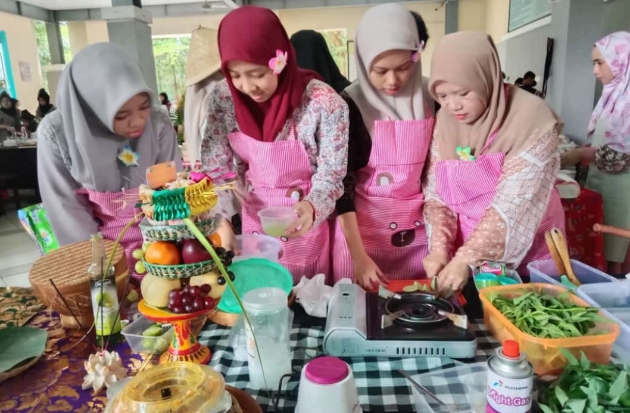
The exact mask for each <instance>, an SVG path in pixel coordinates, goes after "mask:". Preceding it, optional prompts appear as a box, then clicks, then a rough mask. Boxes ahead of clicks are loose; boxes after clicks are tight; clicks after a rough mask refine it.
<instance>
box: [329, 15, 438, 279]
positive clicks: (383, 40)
mask: <svg viewBox="0 0 630 413" xmlns="http://www.w3.org/2000/svg"><path fill="white" fill-rule="evenodd" d="M375 28H378V30H377V29H375ZM355 45H356V59H357V69H358V73H357V75H358V80H357V81H356V82H355V83H353V84H352V85H350V86H349V87H348V88H346V90H345V91H344V92H343V93H342V94H341V95H342V97H344V99H345V100H346V103H347V104H348V106H349V108H350V146H349V150H348V153H349V159H348V176H347V177H346V179H345V185H344V186H345V193H344V195H343V196H342V198H341V199H340V200H339V201H337V207H336V211H337V215H338V218H337V221H338V223H337V224H336V228H335V234H334V240H333V242H334V244H335V245H333V247H332V248H331V251H334V255H333V257H332V259H333V274H334V277H333V278H334V280H335V281H337V280H339V279H340V278H349V277H352V278H354V280H355V282H357V283H358V284H359V285H361V286H362V287H364V288H366V289H372V288H374V287H376V286H378V284H383V283H386V282H387V281H388V280H390V279H414V278H424V277H425V274H424V270H423V266H422V260H423V259H424V257H425V256H426V255H427V254H428V245H427V237H426V232H425V229H424V219H423V217H422V206H423V203H424V197H423V195H422V190H421V187H420V179H421V176H422V171H423V170H424V164H425V161H426V157H427V152H428V149H429V143H430V141H431V135H432V131H433V118H432V116H433V114H432V112H433V105H434V102H433V100H432V99H431V98H430V95H429V94H428V93H427V89H426V85H425V84H424V82H423V78H422V65H421V63H420V53H421V52H422V49H423V47H424V44H423V42H421V41H420V40H419V37H418V29H417V27H416V23H415V20H414V18H413V16H412V15H411V13H409V11H408V10H407V9H405V8H404V7H402V6H400V5H397V4H383V5H380V6H376V7H373V8H371V9H369V10H368V11H367V12H366V13H365V14H364V15H363V18H362V19H361V22H360V23H359V27H358V28H357V36H356V41H355Z"/></svg>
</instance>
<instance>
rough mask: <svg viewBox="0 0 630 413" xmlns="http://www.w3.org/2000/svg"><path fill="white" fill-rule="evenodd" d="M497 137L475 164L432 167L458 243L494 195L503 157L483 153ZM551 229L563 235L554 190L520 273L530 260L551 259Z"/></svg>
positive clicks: (453, 161) (461, 162) (491, 139)
mask: <svg viewBox="0 0 630 413" xmlns="http://www.w3.org/2000/svg"><path fill="white" fill-rule="evenodd" d="M497 135H498V131H495V132H493V133H492V134H491V135H490V136H489V137H488V139H487V141H486V143H485V145H484V147H483V148H482V149H481V151H480V152H479V155H477V159H476V160H474V161H464V160H457V159H447V160H443V161H438V162H437V163H436V165H435V180H436V191H437V194H438V196H439V197H440V199H441V200H442V201H443V202H444V203H445V204H446V205H447V206H448V207H449V208H450V209H451V210H452V211H453V212H455V213H456V214H457V215H458V222H459V235H460V241H461V242H466V240H467V239H468V237H469V236H470V234H471V233H472V232H473V231H474V229H475V228H476V227H477V224H478V222H479V220H480V219H481V218H482V217H483V215H484V213H485V212H486V210H487V209H488V208H489V207H490V205H491V204H492V201H493V199H494V197H495V195H496V189H497V185H498V184H499V179H500V177H501V171H502V169H503V162H504V158H505V154H504V153H502V152H497V153H490V154H484V153H485V152H486V150H487V149H488V148H489V147H490V145H491V144H492V143H493V142H494V140H495V139H496V137H497ZM552 228H559V229H560V230H562V232H564V209H563V208H562V203H561V201H560V195H559V194H558V191H557V190H556V189H555V188H554V190H553V192H552V194H551V199H550V201H549V206H548V207H547V212H546V213H545V216H544V218H543V221H542V223H541V224H540V226H539V227H538V230H537V231H536V235H535V237H534V239H533V243H532V246H531V248H530V250H529V251H528V253H527V254H526V256H525V258H524V259H523V261H522V262H521V266H520V267H519V273H523V271H524V270H525V269H526V265H527V263H529V262H531V261H537V260H544V259H549V258H551V255H550V253H549V249H548V248H547V244H546V242H545V232H546V231H549V230H551V229H552Z"/></svg>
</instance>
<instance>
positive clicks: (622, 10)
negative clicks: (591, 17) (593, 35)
mask: <svg viewBox="0 0 630 413" xmlns="http://www.w3.org/2000/svg"><path fill="white" fill-rule="evenodd" d="M603 13H604V15H603V16H602V17H603V21H602V28H603V33H604V34H609V33H613V32H618V31H627V32H630V1H628V0H608V2H607V3H605V4H604V10H603Z"/></svg>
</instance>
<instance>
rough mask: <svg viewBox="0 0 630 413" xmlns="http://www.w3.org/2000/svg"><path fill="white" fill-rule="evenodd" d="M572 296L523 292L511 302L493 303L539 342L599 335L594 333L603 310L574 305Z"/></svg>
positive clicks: (497, 297)
mask: <svg viewBox="0 0 630 413" xmlns="http://www.w3.org/2000/svg"><path fill="white" fill-rule="evenodd" d="M569 294H570V293H563V294H560V295H559V296H557V297H553V296H551V295H547V294H542V293H538V292H535V291H527V290H523V294H522V295H520V296H518V297H515V298H509V297H505V296H502V295H499V294H497V295H495V296H493V297H492V298H491V300H490V302H491V303H492V305H494V306H495V307H496V309H497V310H499V311H500V312H501V313H502V314H503V315H504V316H505V317H506V318H507V319H508V320H510V321H511V322H512V323H513V324H514V325H515V326H516V327H517V328H518V329H519V330H521V331H522V332H524V333H526V334H529V335H532V336H534V337H539V338H572V337H582V336H585V335H595V334H597V332H593V331H591V330H592V329H593V328H594V327H595V325H596V323H597V322H598V321H605V320H604V319H603V318H601V317H600V316H599V310H598V309H597V308H593V307H582V306H579V305H576V304H573V303H571V301H570V300H569Z"/></svg>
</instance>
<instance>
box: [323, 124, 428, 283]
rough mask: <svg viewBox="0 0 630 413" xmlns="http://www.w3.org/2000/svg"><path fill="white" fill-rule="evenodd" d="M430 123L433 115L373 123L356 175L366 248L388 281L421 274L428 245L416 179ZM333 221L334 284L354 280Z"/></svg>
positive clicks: (356, 200)
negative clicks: (368, 146)
mask: <svg viewBox="0 0 630 413" xmlns="http://www.w3.org/2000/svg"><path fill="white" fill-rule="evenodd" d="M427 113H429V112H427ZM433 125H434V119H433V118H430V119H423V120H408V121H391V120H384V121H376V122H374V130H373V132H372V150H371V152H370V159H369V161H368V164H367V165H366V166H365V167H364V168H362V169H361V170H359V171H358V173H357V185H356V193H355V198H354V204H355V208H356V214H357V223H358V225H359V231H360V232H361V239H362V240H363V245H364V247H365V252H366V253H367V254H368V255H369V256H370V258H372V260H373V261H374V263H375V264H376V265H377V266H378V268H379V269H380V270H381V271H382V272H383V275H385V276H386V277H387V278H389V279H390V280H410V279H420V278H425V273H424V268H423V266H422V260H423V259H424V258H425V257H426V256H427V254H428V252H429V248H428V242H427V236H426V231H425V228H424V218H423V216H422V207H423V205H424V195H423V194H422V188H421V186H420V185H421V182H420V180H421V179H422V171H423V169H424V164H425V161H426V157H427V152H428V150H429V145H430V142H431V136H432V134H433ZM334 223H335V224H334V230H333V231H334V236H333V237H332V239H333V241H332V242H333V245H332V247H331V251H333V256H332V262H333V279H334V281H335V282H337V281H338V280H340V279H341V278H353V264H352V257H351V256H350V251H349V249H348V244H347V243H346V238H345V237H344V235H343V231H342V230H341V227H340V226H339V223H338V221H337V219H334Z"/></svg>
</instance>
